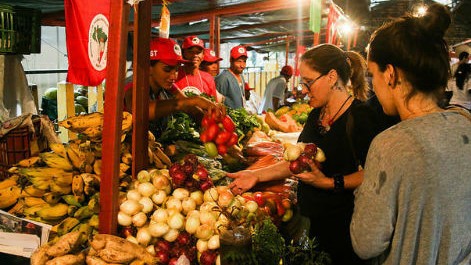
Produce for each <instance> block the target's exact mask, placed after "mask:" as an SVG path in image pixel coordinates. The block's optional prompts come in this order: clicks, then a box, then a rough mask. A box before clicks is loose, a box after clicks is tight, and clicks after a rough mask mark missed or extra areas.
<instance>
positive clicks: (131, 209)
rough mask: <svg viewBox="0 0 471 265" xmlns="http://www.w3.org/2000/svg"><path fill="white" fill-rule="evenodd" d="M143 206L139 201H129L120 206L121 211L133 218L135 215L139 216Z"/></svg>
mask: <svg viewBox="0 0 471 265" xmlns="http://www.w3.org/2000/svg"><path fill="white" fill-rule="evenodd" d="M142 207H143V206H142V204H140V203H139V202H138V201H135V200H127V201H124V202H123V203H122V204H121V205H120V206H119V209H120V210H121V211H122V212H123V213H125V214H127V215H129V216H133V215H135V214H137V213H138V212H139V211H140V210H142Z"/></svg>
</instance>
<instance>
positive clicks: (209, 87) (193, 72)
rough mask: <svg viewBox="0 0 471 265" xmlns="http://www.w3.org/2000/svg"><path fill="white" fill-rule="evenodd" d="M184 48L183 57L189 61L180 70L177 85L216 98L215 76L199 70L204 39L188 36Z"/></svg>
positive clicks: (183, 89) (184, 89) (181, 88)
mask: <svg viewBox="0 0 471 265" xmlns="http://www.w3.org/2000/svg"><path fill="white" fill-rule="evenodd" d="M182 48H183V58H184V59H185V60H188V61H189V62H187V63H185V64H184V66H183V67H182V68H180V70H179V71H178V77H177V82H176V83H175V86H176V87H177V88H179V89H180V90H182V91H183V92H193V93H195V94H200V93H205V94H208V95H209V96H212V97H214V98H216V84H215V83H214V78H213V77H212V76H211V75H210V74H208V73H207V72H203V71H200V70H199V66H200V64H201V62H202V61H203V51H204V42H203V40H202V39H200V38H198V37H197V36H188V37H186V38H185V40H184V41H183V44H182Z"/></svg>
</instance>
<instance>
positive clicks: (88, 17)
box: [64, 0, 110, 86]
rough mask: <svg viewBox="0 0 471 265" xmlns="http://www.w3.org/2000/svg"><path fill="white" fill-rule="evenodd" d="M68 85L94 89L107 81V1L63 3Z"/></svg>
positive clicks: (87, 0) (108, 7) (108, 2)
mask: <svg viewBox="0 0 471 265" xmlns="http://www.w3.org/2000/svg"><path fill="white" fill-rule="evenodd" d="M64 9H65V32H66V42H67V56H68V60H69V70H68V73H67V82H70V83H73V84H79V85H84V86H97V85H99V84H101V83H102V82H103V80H104V79H105V77H106V62H107V51H108V29H109V22H108V21H109V20H108V18H109V13H110V0H100V1H90V0H64Z"/></svg>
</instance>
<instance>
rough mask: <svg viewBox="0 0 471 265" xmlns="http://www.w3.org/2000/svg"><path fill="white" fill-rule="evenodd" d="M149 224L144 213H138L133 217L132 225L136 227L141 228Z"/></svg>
mask: <svg viewBox="0 0 471 265" xmlns="http://www.w3.org/2000/svg"><path fill="white" fill-rule="evenodd" d="M146 222H147V215H146V214H145V213H143V212H138V213H137V214H135V215H133V217H132V224H133V225H134V226H135V227H141V226H143V225H145V224H146Z"/></svg>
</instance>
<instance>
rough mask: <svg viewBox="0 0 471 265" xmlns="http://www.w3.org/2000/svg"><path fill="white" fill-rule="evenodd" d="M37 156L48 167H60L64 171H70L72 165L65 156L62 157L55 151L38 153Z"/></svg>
mask: <svg viewBox="0 0 471 265" xmlns="http://www.w3.org/2000/svg"><path fill="white" fill-rule="evenodd" d="M39 157H40V158H41V160H42V161H43V162H44V163H46V165H48V166H49V167H52V168H60V169H63V170H65V171H72V169H73V167H72V164H71V163H70V161H69V159H68V158H67V157H62V156H60V155H58V154H56V153H49V152H47V153H40V154H39Z"/></svg>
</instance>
